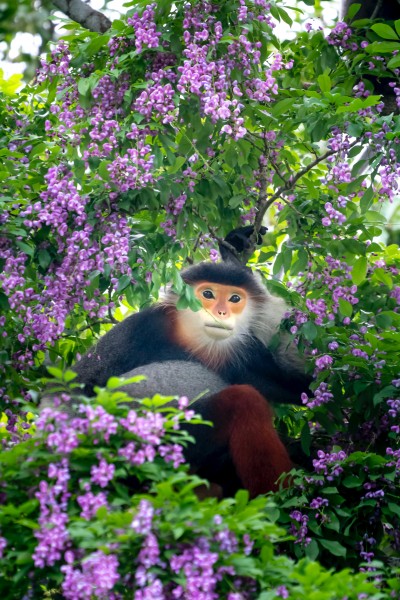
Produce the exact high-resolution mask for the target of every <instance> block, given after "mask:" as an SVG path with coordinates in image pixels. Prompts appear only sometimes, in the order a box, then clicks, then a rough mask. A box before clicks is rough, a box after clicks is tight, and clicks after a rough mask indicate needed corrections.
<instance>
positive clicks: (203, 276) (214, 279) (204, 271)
mask: <svg viewBox="0 0 400 600" xmlns="http://www.w3.org/2000/svg"><path fill="white" fill-rule="evenodd" d="M181 275H182V279H183V281H184V282H185V283H187V284H189V285H193V284H196V283H199V282H200V281H209V282H210V283H220V284H221V285H232V286H238V287H243V288H245V289H246V290H247V291H248V292H249V293H250V295H251V296H253V297H257V296H260V295H262V296H264V295H265V290H264V288H263V286H262V285H261V284H260V282H259V281H258V280H257V278H256V277H254V275H253V273H252V272H251V270H250V269H248V268H247V267H243V266H241V265H236V264H234V263H231V262H221V263H207V262H202V263H199V264H198V265H194V266H193V267H189V268H188V269H185V270H184V271H182V272H181Z"/></svg>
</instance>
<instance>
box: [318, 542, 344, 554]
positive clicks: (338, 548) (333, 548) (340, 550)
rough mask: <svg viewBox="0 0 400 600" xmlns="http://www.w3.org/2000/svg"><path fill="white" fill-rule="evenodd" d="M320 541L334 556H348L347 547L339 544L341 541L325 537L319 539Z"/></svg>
mask: <svg viewBox="0 0 400 600" xmlns="http://www.w3.org/2000/svg"><path fill="white" fill-rule="evenodd" d="M318 542H319V544H320V545H321V546H322V547H323V548H326V550H328V551H329V552H330V553H331V554H333V555H334V556H346V554H347V550H346V548H345V547H344V546H342V544H339V542H334V541H333V540H323V539H319V540H318Z"/></svg>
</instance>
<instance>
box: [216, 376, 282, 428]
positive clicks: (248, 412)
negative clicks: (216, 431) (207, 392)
mask: <svg viewBox="0 0 400 600" xmlns="http://www.w3.org/2000/svg"><path fill="white" fill-rule="evenodd" d="M212 400H213V409H212V412H213V418H212V420H213V422H214V423H218V421H219V420H220V419H222V420H224V421H226V420H227V415H229V417H230V418H231V419H236V418H246V419H257V418H259V419H262V420H267V421H269V422H271V423H272V420H273V411H272V408H271V406H270V404H269V403H268V401H267V400H266V399H265V398H264V396H262V395H261V394H260V393H259V392H258V391H257V390H256V389H255V388H254V387H253V386H251V385H231V386H229V387H227V388H225V389H224V390H222V392H219V393H218V394H216V395H215V396H214V397H213V398H212Z"/></svg>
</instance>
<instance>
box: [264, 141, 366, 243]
mask: <svg viewBox="0 0 400 600" xmlns="http://www.w3.org/2000/svg"><path fill="white" fill-rule="evenodd" d="M359 141H360V140H359V139H357V140H355V141H354V142H353V143H352V144H350V145H349V149H350V148H352V147H353V146H355V145H356V144H358V143H359ZM336 152H337V150H328V152H325V154H323V155H322V156H317V158H316V159H315V160H313V161H312V162H311V163H310V164H308V165H307V166H306V167H304V169H302V170H301V171H299V172H298V173H297V174H296V175H295V176H294V177H290V178H289V179H288V180H287V181H286V182H285V183H284V184H283V185H281V186H280V187H279V188H278V189H277V191H276V192H275V193H274V194H272V196H270V197H269V198H268V197H267V194H266V191H265V190H263V189H261V191H260V196H259V201H258V203H257V204H258V212H257V216H256V220H255V222H254V234H253V235H254V236H256V235H257V234H258V232H259V231H260V227H261V225H262V222H263V219H264V215H265V213H266V212H267V210H268V209H269V207H270V206H271V204H273V203H274V202H275V200H277V199H278V198H279V197H280V196H281V195H282V194H285V193H286V192H289V191H290V190H292V189H293V188H294V186H295V185H296V183H297V182H298V180H299V179H300V178H301V177H303V176H304V175H306V173H308V172H309V171H311V170H312V169H313V168H314V167H315V166H316V165H318V164H319V163H320V162H323V161H324V160H326V159H327V158H329V156H332V155H333V154H335V153H336Z"/></svg>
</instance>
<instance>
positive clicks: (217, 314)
mask: <svg viewBox="0 0 400 600" xmlns="http://www.w3.org/2000/svg"><path fill="white" fill-rule="evenodd" d="M194 292H195V295H196V297H197V298H198V299H199V300H200V302H201V303H202V306H203V308H202V309H201V310H200V311H198V312H196V313H194V316H195V317H196V318H197V319H198V320H199V321H200V325H201V328H202V329H203V331H204V333H205V334H206V335H207V336H208V337H210V338H211V339H214V340H225V339H227V338H229V337H231V336H232V335H233V334H234V333H235V332H237V330H238V325H239V323H240V321H241V320H242V318H243V312H244V310H245V308H246V305H247V301H248V295H247V292H246V291H245V290H244V289H243V288H241V287H236V286H230V285H222V284H220V283H209V282H201V283H198V284H197V285H195V286H194Z"/></svg>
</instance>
